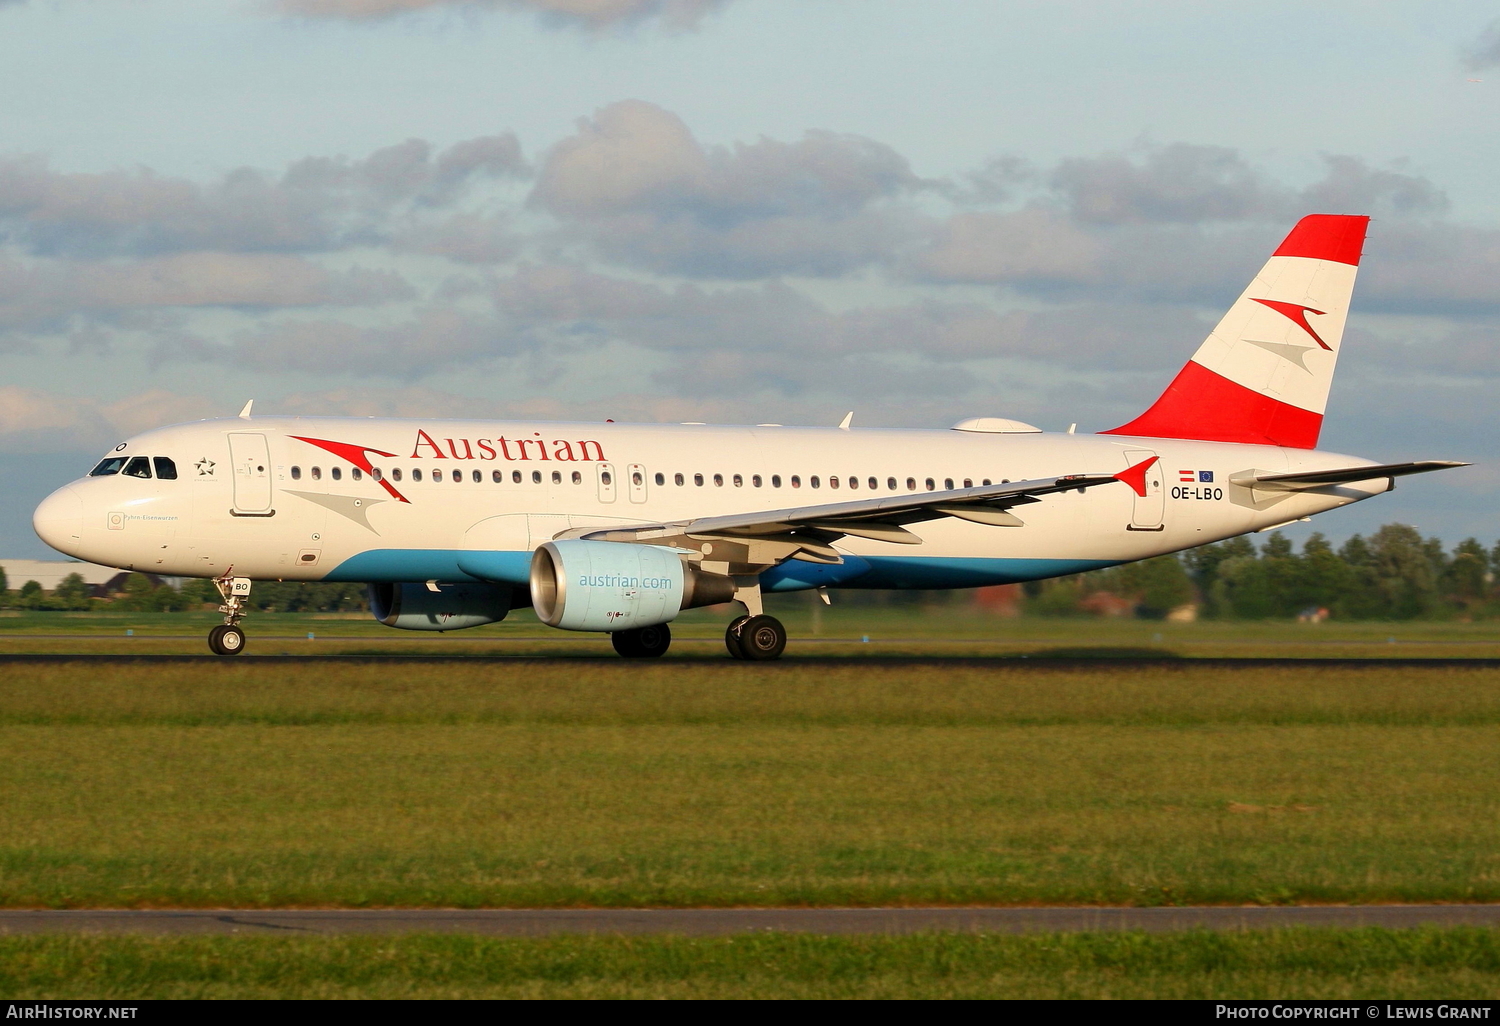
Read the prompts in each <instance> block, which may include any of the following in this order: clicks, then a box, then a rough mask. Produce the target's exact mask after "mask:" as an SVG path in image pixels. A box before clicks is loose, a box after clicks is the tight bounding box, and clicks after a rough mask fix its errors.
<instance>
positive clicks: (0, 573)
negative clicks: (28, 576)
mask: <svg viewBox="0 0 1500 1026" xmlns="http://www.w3.org/2000/svg"><path fill="white" fill-rule="evenodd" d="M8 588H10V582H8V581H7V580H6V579H5V567H3V566H0V595H3V594H5V592H6V590H7V589H8Z"/></svg>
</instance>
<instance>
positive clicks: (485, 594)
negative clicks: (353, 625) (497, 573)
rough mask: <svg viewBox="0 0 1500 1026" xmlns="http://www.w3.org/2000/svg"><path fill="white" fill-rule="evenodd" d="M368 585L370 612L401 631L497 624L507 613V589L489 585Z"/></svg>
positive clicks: (508, 598)
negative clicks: (434, 586)
mask: <svg viewBox="0 0 1500 1026" xmlns="http://www.w3.org/2000/svg"><path fill="white" fill-rule="evenodd" d="M437 588H438V590H437V591H433V590H431V589H430V588H428V587H427V585H425V584H372V585H370V612H371V613H373V614H374V616H375V619H377V620H379V621H380V622H381V623H383V624H385V625H386V626H387V627H395V628H398V629H399V630H403V631H458V630H463V629H464V628H466V627H482V626H483V625H484V624H487V623H499V622H500V621H501V620H504V619H505V614H506V613H509V612H510V605H511V594H510V588H508V587H504V586H496V585H493V584H440V585H438V586H437Z"/></svg>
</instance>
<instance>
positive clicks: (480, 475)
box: [474, 470, 484, 484]
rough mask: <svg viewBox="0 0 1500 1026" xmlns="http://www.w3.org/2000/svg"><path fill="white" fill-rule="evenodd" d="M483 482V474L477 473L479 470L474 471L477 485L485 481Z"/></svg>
mask: <svg viewBox="0 0 1500 1026" xmlns="http://www.w3.org/2000/svg"><path fill="white" fill-rule="evenodd" d="M483 480H484V475H483V474H481V473H480V472H479V471H477V470H476V471H474V483H475V484H478V483H479V482H481V481H483Z"/></svg>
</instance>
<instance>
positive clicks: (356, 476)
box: [349, 467, 364, 481]
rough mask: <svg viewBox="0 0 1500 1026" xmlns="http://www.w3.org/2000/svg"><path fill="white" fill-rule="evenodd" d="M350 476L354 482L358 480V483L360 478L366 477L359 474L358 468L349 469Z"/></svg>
mask: <svg viewBox="0 0 1500 1026" xmlns="http://www.w3.org/2000/svg"><path fill="white" fill-rule="evenodd" d="M349 476H350V477H351V478H353V479H354V480H356V481H358V480H359V479H360V478H362V477H364V475H363V474H361V473H360V472H359V468H358V467H350V468H349Z"/></svg>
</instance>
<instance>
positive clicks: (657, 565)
mask: <svg viewBox="0 0 1500 1026" xmlns="http://www.w3.org/2000/svg"><path fill="white" fill-rule="evenodd" d="M733 598H734V579H733V578H732V577H726V576H725V575H723V574H709V573H704V572H703V571H702V570H699V569H698V568H697V567H696V566H693V565H692V564H691V563H688V562H687V561H685V560H684V559H683V558H682V556H681V555H680V554H679V553H678V552H677V551H675V550H673V549H668V548H662V547H660V546H656V545H632V544H629V543H627V542H607V541H578V540H566V541H553V542H547V543H546V544H544V545H542V546H541V547H540V548H538V549H537V550H536V552H534V553H533V554H532V556H531V604H532V607H533V608H534V609H536V615H537V617H538V619H540V620H541V621H542V622H543V623H545V624H546V625H547V626H549V627H560V628H562V629H563V630H565V631H623V630H631V629H633V628H636V627H650V626H653V625H654V624H659V623H667V622H668V621H671V620H673V619H676V617H677V614H678V613H680V612H682V611H683V610H684V609H692V608H694V607H697V606H711V605H714V604H715V603H718V602H728V601H730V600H731V599H733Z"/></svg>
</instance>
